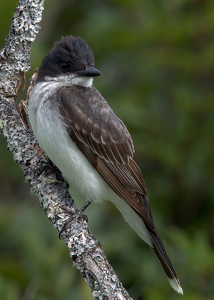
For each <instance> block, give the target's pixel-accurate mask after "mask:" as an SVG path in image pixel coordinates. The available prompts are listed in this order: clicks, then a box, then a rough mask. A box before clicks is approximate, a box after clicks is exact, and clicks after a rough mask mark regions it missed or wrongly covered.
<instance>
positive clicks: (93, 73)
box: [75, 67, 102, 77]
mask: <svg viewBox="0 0 214 300" xmlns="http://www.w3.org/2000/svg"><path fill="white" fill-rule="evenodd" d="M75 73H76V74H77V75H78V76H85V77H95V76H99V75H102V73H101V72H100V71H99V70H97V69H95V68H93V67H87V68H85V69H84V70H80V71H76V72H75Z"/></svg>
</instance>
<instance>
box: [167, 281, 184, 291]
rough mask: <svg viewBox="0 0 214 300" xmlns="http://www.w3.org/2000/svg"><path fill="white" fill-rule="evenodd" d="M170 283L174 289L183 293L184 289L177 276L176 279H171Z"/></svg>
mask: <svg viewBox="0 0 214 300" xmlns="http://www.w3.org/2000/svg"><path fill="white" fill-rule="evenodd" d="M169 283H170V284H171V286H172V287H173V289H174V290H176V292H178V293H179V294H181V295H183V289H182V287H181V285H180V282H179V281H178V280H176V279H175V278H174V279H169Z"/></svg>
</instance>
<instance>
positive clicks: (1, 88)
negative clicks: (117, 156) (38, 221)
mask: <svg viewBox="0 0 214 300" xmlns="http://www.w3.org/2000/svg"><path fill="white" fill-rule="evenodd" d="M43 6H44V0H20V1H19V3H18V5H17V8H16V9H15V13H14V16H13V20H12V25H11V29H10V32H9V36H8V38H7V39H6V46H5V47H4V48H3V49H2V50H1V53H0V126H1V127H2V128H3V133H4V136H5V137H6V138H7V142H8V148H9V150H10V151H12V152H13V155H14V159H15V161H16V162H18V163H19V165H20V167H21V168H22V170H23V172H24V176H25V180H26V182H27V183H28V184H29V186H30V188H31V191H32V193H33V194H35V195H37V196H38V197H39V201H40V204H41V206H42V207H43V209H44V210H45V212H46V215H47V217H48V218H49V220H50V221H51V222H52V223H53V224H54V226H55V227H56V228H57V230H58V231H60V229H61V228H62V226H63V224H65V222H66V220H67V219H68V217H69V215H68V213H66V210H67V211H71V212H76V211H77V208H76V207H75V205H74V202H73V200H72V199H71V197H70V195H69V193H68V189H67V184H66V183H65V182H64V180H63V178H62V176H61V173H60V172H59V170H57V168H56V167H54V166H53V165H52V164H51V163H50V161H49V160H48V158H47V156H46V155H45V154H44V152H43V151H41V149H40V147H39V144H38V142H37V141H36V140H35V138H34V136H33V133H32V131H31V130H30V129H27V128H26V127H25V126H24V124H23V122H22V120H21V118H20V115H19V114H18V112H17V110H16V107H15V104H14V103H15V100H16V95H17V92H18V88H19V86H20V82H21V80H22V78H23V75H24V72H27V71H28V70H29V68H30V51H31V48H30V47H31V43H32V42H33V41H34V40H35V39H36V36H37V34H38V32H39V29H40V26H39V22H40V21H41V18H42V11H43V8H44V7H43ZM56 238H58V237H57V235H56ZM62 239H63V240H64V242H65V244H66V246H67V247H68V248H69V251H70V256H71V258H72V259H73V264H74V265H75V267H76V268H77V269H79V270H80V272H81V273H82V275H83V277H84V278H85V280H86V282H87V284H88V285H89V286H90V287H91V290H92V296H93V297H94V298H95V299H131V298H130V296H129V295H128V293H127V291H126V290H125V289H124V288H123V286H122V284H121V283H120V281H119V279H118V277H117V276H116V274H115V272H114V270H113V269H112V267H111V266H110V265H109V263H108V261H107V259H106V256H105V255H104V253H103V251H102V250H101V248H100V244H99V242H98V241H97V240H96V239H95V238H94V236H93V235H92V234H91V233H90V231H89V229H88V227H87V223H86V221H85V220H84V219H83V218H79V219H77V220H75V221H73V222H72V225H71V226H67V227H66V229H65V231H64V232H63V234H62Z"/></svg>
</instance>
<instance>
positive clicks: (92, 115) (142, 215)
mask: <svg viewBox="0 0 214 300" xmlns="http://www.w3.org/2000/svg"><path fill="white" fill-rule="evenodd" d="M99 75H101V72H100V71H99V70H97V69H96V68H95V60H94V55H93V52H92V50H91V48H90V46H89V45H88V44H87V43H86V42H85V41H84V40H83V39H81V38H80V37H74V36H73V35H70V36H66V37H62V38H61V40H60V41H58V42H55V43H54V47H53V48H52V49H51V50H50V51H49V52H48V53H47V54H46V56H45V57H44V58H43V60H42V63H41V65H40V67H39V70H38V76H37V79H36V83H35V85H34V87H33V88H32V90H31V92H30V95H29V122H30V124H31V128H32V130H33V133H34V135H35V137H36V138H37V140H38V142H39V144H40V146H41V148H42V149H43V150H44V151H45V153H46V154H47V156H48V157H49V159H50V160H51V161H52V162H53V163H54V164H55V165H56V166H57V167H58V169H59V170H60V171H61V172H62V175H63V177H64V178H65V180H66V181H67V182H68V183H69V185H70V186H71V187H72V188H73V189H74V190H76V191H78V193H79V194H80V195H81V196H84V197H85V198H86V200H90V201H91V202H102V201H104V200H109V201H111V202H112V203H113V204H114V205H115V206H116V207H117V208H118V209H119V211H120V212H121V213H122V215H123V217H124V219H125V221H127V222H128V224H129V225H130V226H131V227H132V228H133V229H134V231H135V232H136V233H137V234H138V235H139V236H140V238H141V239H142V240H144V241H145V242H146V243H147V244H148V245H149V246H150V247H151V249H152V250H153V252H154V253H155V255H156V256H157V258H158V260H159V261H160V263H161V265H162V267H163V269H164V271H165V273H166V276H167V277H168V280H169V282H170V284H171V286H172V288H173V289H175V290H176V291H177V292H178V293H180V294H183V290H182V287H181V285H180V282H179V279H178V277H177V275H176V272H175V270H174V268H173V266H172V263H171V261H170V259H169V257H168V255H167V253H166V251H165V248H164V246H163V244H162V242H161V239H160V237H159V235H158V233H157V229H156V227H155V224H154V221H153V217H152V214H151V210H150V207H149V204H148V196H147V189H146V185H145V181H144V178H143V176H142V173H141V170H140V168H139V166H138V164H137V162H136V158H135V150H134V145H133V141H132V138H131V135H130V133H129V132H128V130H127V128H126V126H125V125H124V123H123V122H122V121H121V120H120V119H119V118H118V117H117V115H116V114H115V113H114V112H113V110H112V109H111V108H110V106H109V105H108V103H107V101H106V100H105V99H104V98H103V96H102V95H101V94H100V93H99V91H98V90H97V89H96V88H95V87H94V86H93V79H94V77H96V76H99Z"/></svg>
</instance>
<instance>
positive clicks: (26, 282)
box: [0, 0, 214, 300]
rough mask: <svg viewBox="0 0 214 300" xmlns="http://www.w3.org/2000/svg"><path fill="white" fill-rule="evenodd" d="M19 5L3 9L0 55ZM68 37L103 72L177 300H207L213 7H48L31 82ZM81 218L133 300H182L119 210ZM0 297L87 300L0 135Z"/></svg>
mask: <svg viewBox="0 0 214 300" xmlns="http://www.w3.org/2000/svg"><path fill="white" fill-rule="evenodd" d="M16 3H17V0H10V1H3V0H0V4H1V10H0V26H1V30H0V46H1V48H2V47H3V46H4V39H5V38H6V37H7V35H8V31H9V28H10V24H11V18H12V13H13V10H14V8H15V7H16ZM70 34H73V35H75V36H80V37H82V38H83V39H84V40H85V41H86V42H87V43H88V44H89V45H90V46H91V48H92V49H93V51H94V55H95V59H96V67H97V68H98V69H99V70H101V72H102V74H103V76H102V77H100V78H96V79H95V82H94V84H95V86H96V88H97V89H98V90H99V91H100V92H101V93H102V94H103V96H104V97H105V98H106V100H107V101H108V102H109V104H110V106H111V107H112V108H113V109H114V111H115V112H116V113H117V115H118V116H119V117H120V118H121V119H122V120H123V121H124V122H125V124H126V125H127V127H128V129H129V131H130V133H131V135H132V137H133V140H134V144H135V150H136V155H137V160H138V162H139V164H140V167H141V170H142V172H143V175H144V178H145V181H146V184H147V189H148V194H149V199H150V206H151V209H152V212H153V216H154V220H155V223H156V226H157V228H158V231H159V234H160V236H161V237H162V240H163V243H164V245H165V247H166V249H167V252H168V254H169V256H170V258H171V260H172V262H173V265H174V267H175V269H176V272H177V274H178V276H179V279H180V282H181V284H182V287H183V289H184V296H183V298H182V299H184V300H199V299H200V300H202V299H206V300H209V299H210V300H211V299H214V252H213V244H214V162H213V161H214V151H213V149H214V142H213V135H214V100H213V99H214V85H213V82H214V2H213V1H211V0H210V1H209V0H195V1H193V0H173V1H171V0H162V1H161V0H132V1H131V0H109V1H107V0H106V1H105V0H87V1H83V0H73V1H72V0H63V1H62V0H52V1H51V0H49V1H48V0H46V4H45V11H44V17H43V21H42V23H41V31H40V34H39V36H38V38H37V40H36V41H35V42H34V43H33V45H32V55H31V61H32V69H31V70H30V71H29V72H28V74H27V76H28V78H29V77H30V76H31V75H32V73H33V69H34V68H36V67H39V65H40V63H41V60H42V58H43V57H44V55H45V54H46V53H47V51H49V50H50V49H51V48H52V46H53V43H54V41H57V40H59V39H60V38H61V36H62V35H70ZM19 97H20V99H21V98H22V97H24V94H22V93H21V94H20V96H19ZM74 199H77V197H76V195H74ZM83 201H84V200H83V199H80V200H79V201H76V202H77V206H78V207H81V205H82V204H83ZM87 215H88V218H89V227H90V229H91V231H92V233H93V234H94V235H95V236H96V237H97V238H98V239H99V240H100V241H101V242H102V247H103V249H104V251H105V252H106V254H107V257H108V259H109V261H110V263H111V264H112V265H113V267H114V268H115V270H116V273H117V274H118V276H119V278H120V280H121V281H122V282H123V284H124V286H125V287H126V288H127V289H128V291H129V293H130V295H131V296H132V297H133V298H134V299H135V300H137V299H145V300H150V299H152V300H153V299H154V300H163V299H173V300H174V299H175V300H176V299H181V297H182V296H180V295H178V294H177V293H175V292H174V291H173V290H172V289H171V287H170V286H169V284H168V282H167V279H166V277H165V275H164V272H163V271H162V269H161V267H160V266H159V264H158V262H157V260H156V259H155V257H154V255H153V253H152V252H151V250H150V249H149V247H148V246H147V245H146V244H145V243H143V242H142V241H141V240H140V239H139V237H138V236H137V235H136V234H135V233H134V232H133V231H132V230H131V229H130V228H129V226H128V225H127V224H126V223H125V222H124V220H123V218H122V217H121V216H120V214H119V212H118V211H117V210H116V208H115V207H113V206H112V205H111V204H110V203H104V204H103V205H102V206H99V205H92V206H91V207H89V208H88V210H87ZM0 295H1V296H0V298H1V299H4V300H17V299H23V300H31V299H35V300H47V299H53V300H59V299H75V300H83V299H84V300H86V299H92V297H91V293H90V289H89V288H88V287H87V285H86V283H85V282H84V279H82V277H81V275H80V274H79V272H78V271H77V270H76V269H74V268H73V267H72V262H71V260H70V259H69V254H68V250H67V249H66V247H65V246H64V244H63V242H61V241H60V240H59V239H58V234H57V232H56V230H55V229H54V228H53V226H52V225H51V224H50V222H48V220H47V218H46V216H45V215H44V212H43V210H42V209H41V208H40V207H39V204H38V200H37V199H36V197H33V196H31V195H30V192H29V189H28V186H27V185H26V184H25V183H24V180H23V174H22V172H21V170H20V169H19V167H18V165H17V164H16V163H15V162H14V161H13V158H12V155H11V153H10V152H9V151H7V145H6V141H5V139H4V137H3V135H2V134H0Z"/></svg>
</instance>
